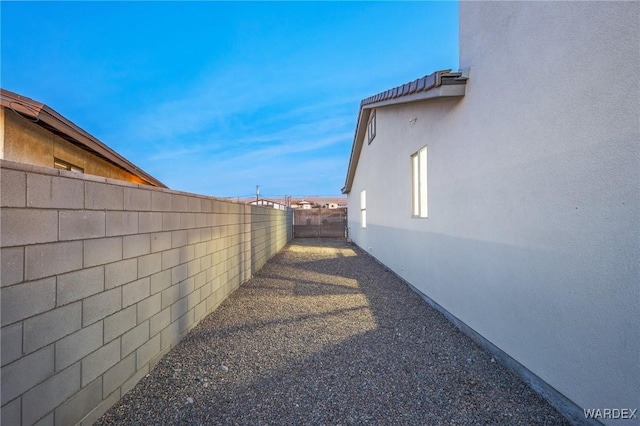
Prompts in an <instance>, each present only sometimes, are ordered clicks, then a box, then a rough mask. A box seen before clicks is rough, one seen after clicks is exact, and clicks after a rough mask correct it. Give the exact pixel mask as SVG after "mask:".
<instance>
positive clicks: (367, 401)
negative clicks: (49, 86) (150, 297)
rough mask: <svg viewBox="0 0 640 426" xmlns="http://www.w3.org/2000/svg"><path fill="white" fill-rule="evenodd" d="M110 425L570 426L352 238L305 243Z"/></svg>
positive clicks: (272, 264)
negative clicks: (488, 425)
mask: <svg viewBox="0 0 640 426" xmlns="http://www.w3.org/2000/svg"><path fill="white" fill-rule="evenodd" d="M98 424H234V425H263V424H274V425H309V424H310V425H321V424H330V425H345V424H353V425H360V424H379V425H397V424H401V425H432V424H447V425H448V424H464V425H467V424H482V425H484V424H527V425H530V424H542V425H558V424H567V423H565V420H564V419H563V417H562V416H561V415H560V414H558V413H557V412H556V411H555V410H554V409H553V408H552V407H550V406H549V405H548V404H547V403H546V402H545V401H544V400H543V399H542V398H540V397H539V396H538V395H537V394H535V393H534V392H533V391H532V390H531V389H530V388H529V387H528V386H527V385H526V384H524V383H523V382H522V381H521V380H520V379H519V378H517V377H516V376H514V375H512V374H511V373H510V372H508V371H507V370H505V369H504V368H502V367H501V366H500V365H498V364H497V363H495V362H493V360H492V358H491V356H490V355H489V354H487V353H485V352H484V351H483V350H482V349H481V348H479V347H478V346H477V345H476V344H475V343H474V342H473V341H472V340H471V339H469V338H468V337H466V336H465V335H463V334H462V333H461V332H459V331H458V330H457V329H456V328H455V327H454V326H453V325H452V324H450V323H449V322H448V321H447V320H446V319H444V317H442V316H441V315H440V314H439V313H438V312H437V311H435V310H433V309H432V308H430V307H429V306H428V305H426V304H425V303H424V302H423V300H422V299H421V298H420V297H419V296H418V295H417V294H415V293H414V292H413V291H411V289H409V288H408V286H407V285H406V284H404V283H403V282H402V281H401V280H399V279H398V278H397V277H396V276H395V275H394V274H392V273H391V272H389V271H388V270H386V269H385V268H384V266H382V265H380V264H378V263H377V262H375V261H374V260H373V259H372V258H371V257H369V256H368V255H367V254H366V253H364V252H363V251H361V250H360V249H358V248H357V247H355V246H351V245H348V244H347V243H346V242H345V241H344V240H316V239H313V240H294V241H293V242H292V243H291V244H290V245H289V246H288V247H287V248H285V249H284V250H283V251H282V252H281V253H280V254H278V255H277V256H276V257H275V258H273V259H272V260H271V261H269V262H268V263H267V265H265V267H264V268H263V269H262V270H261V271H259V273H258V274H256V276H255V277H254V278H252V279H251V280H250V281H249V282H247V283H246V284H244V285H243V286H242V287H241V288H240V289H239V290H237V291H236V292H235V293H234V294H233V295H231V296H230V297H229V299H227V300H226V301H225V302H224V303H223V304H222V305H221V306H220V307H219V308H218V309H217V310H216V311H215V312H213V313H212V314H211V315H209V316H208V317H207V318H206V319H205V320H203V321H202V322H201V323H200V325H198V327H196V328H195V329H194V330H193V331H192V332H191V333H190V334H189V335H188V336H187V337H186V338H185V339H184V340H183V341H182V342H181V343H180V344H179V345H178V346H177V347H176V348H175V349H174V350H172V351H171V352H170V353H169V354H167V356H165V357H164V358H163V359H162V360H161V361H160V363H159V364H158V365H157V366H156V368H155V369H154V370H153V372H152V373H150V374H149V375H148V376H147V377H146V378H144V379H143V380H142V381H141V382H140V383H139V384H138V385H137V386H136V387H135V388H134V389H133V390H132V391H131V392H129V393H128V394H127V395H126V396H125V397H124V398H123V399H122V400H121V401H120V402H119V403H118V404H116V405H115V406H114V407H113V408H112V409H111V410H110V411H109V412H107V413H106V414H105V416H103V418H102V419H101V420H100V421H99V422H98Z"/></svg>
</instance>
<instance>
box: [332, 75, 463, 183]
mask: <svg viewBox="0 0 640 426" xmlns="http://www.w3.org/2000/svg"><path fill="white" fill-rule="evenodd" d="M467 79H468V70H463V71H460V72H451V70H442V71H436V72H434V73H432V74H430V75H426V76H424V77H422V78H419V79H417V80H414V81H411V82H409V83H406V84H403V85H401V86H398V87H394V88H393V89H389V90H385V91H384V92H381V93H378V94H377V95H374V96H370V97H368V98H366V99H363V100H362V102H360V112H359V113H358V121H357V124H356V131H355V136H354V138H353V146H352V147H351V157H350V159H349V168H348V169H347V177H346V180H345V185H344V188H342V193H343V194H347V193H349V192H350V191H351V184H352V183H353V178H354V176H355V173H356V167H357V166H358V158H359V157H360V151H361V150H362V144H363V141H364V136H365V133H366V129H367V123H368V122H369V116H370V115H371V111H372V110H374V109H375V108H381V107H386V106H389V105H401V104H407V103H412V102H423V101H428V100H434V99H443V98H459V97H462V96H464V94H465V88H466V83H467Z"/></svg>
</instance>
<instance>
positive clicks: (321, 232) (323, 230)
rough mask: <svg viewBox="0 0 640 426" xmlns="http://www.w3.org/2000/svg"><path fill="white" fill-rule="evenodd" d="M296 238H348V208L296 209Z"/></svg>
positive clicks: (294, 227) (294, 221)
mask: <svg viewBox="0 0 640 426" xmlns="http://www.w3.org/2000/svg"><path fill="white" fill-rule="evenodd" d="M293 236H294V238H346V236H347V208H346V207H344V208H339V209H295V210H294V211H293Z"/></svg>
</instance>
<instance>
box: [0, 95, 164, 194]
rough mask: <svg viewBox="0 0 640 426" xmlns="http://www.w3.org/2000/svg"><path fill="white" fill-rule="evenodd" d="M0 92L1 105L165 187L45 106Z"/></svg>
mask: <svg viewBox="0 0 640 426" xmlns="http://www.w3.org/2000/svg"><path fill="white" fill-rule="evenodd" d="M0 94H1V97H0V104H1V105H2V106H3V107H5V108H9V109H11V110H12V111H14V112H16V113H17V114H19V115H22V116H24V117H26V118H28V119H33V121H34V123H35V124H37V125H40V126H41V127H45V128H47V129H48V130H49V131H53V132H54V133H57V134H59V135H60V136H61V137H63V138H64V139H67V140H69V141H71V142H73V143H76V144H79V145H81V146H82V147H84V149H85V150H87V151H90V152H94V153H96V154H98V156H100V157H102V158H104V159H106V160H107V161H109V162H111V163H113V164H115V165H117V166H118V167H120V168H122V169H124V170H126V171H128V172H129V173H131V174H133V175H135V176H137V177H139V178H140V179H142V180H143V181H145V182H147V183H149V184H150V185H153V186H158V187H161V188H166V187H167V186H166V185H165V184H163V183H162V182H160V181H159V180H157V179H156V178H154V177H153V176H151V175H150V174H148V173H146V172H145V171H143V170H141V169H139V168H138V167H137V166H136V165H134V164H133V163H131V162H130V161H128V160H127V159H125V158H124V157H122V156H121V155H120V154H118V153H117V152H115V151H114V150H112V149H111V148H109V147H108V146H107V145H105V144H103V143H102V142H100V141H99V140H98V139H96V138H95V137H93V136H91V135H90V134H89V133H87V132H86V131H84V130H82V129H81V128H80V127H78V126H77V125H75V124H74V123H72V122H71V121H69V120H67V119H66V118H65V117H63V116H62V115H60V114H59V113H58V112H56V111H55V110H53V109H52V108H50V107H48V106H47V105H45V104H43V103H40V102H37V101H34V100H33V99H30V98H27V97H24V96H20V95H18V94H17V93H13V92H11V91H9V90H5V89H0ZM43 124H44V126H43Z"/></svg>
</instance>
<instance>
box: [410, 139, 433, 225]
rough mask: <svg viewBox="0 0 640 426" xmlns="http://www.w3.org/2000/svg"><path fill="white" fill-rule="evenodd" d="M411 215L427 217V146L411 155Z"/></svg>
mask: <svg viewBox="0 0 640 426" xmlns="http://www.w3.org/2000/svg"><path fill="white" fill-rule="evenodd" d="M411 176H412V177H411V180H412V196H411V201H412V208H413V210H412V215H413V217H429V210H428V207H427V147H426V146H425V147H424V148H422V149H421V150H420V151H418V152H416V153H415V154H413V155H412V156H411Z"/></svg>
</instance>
